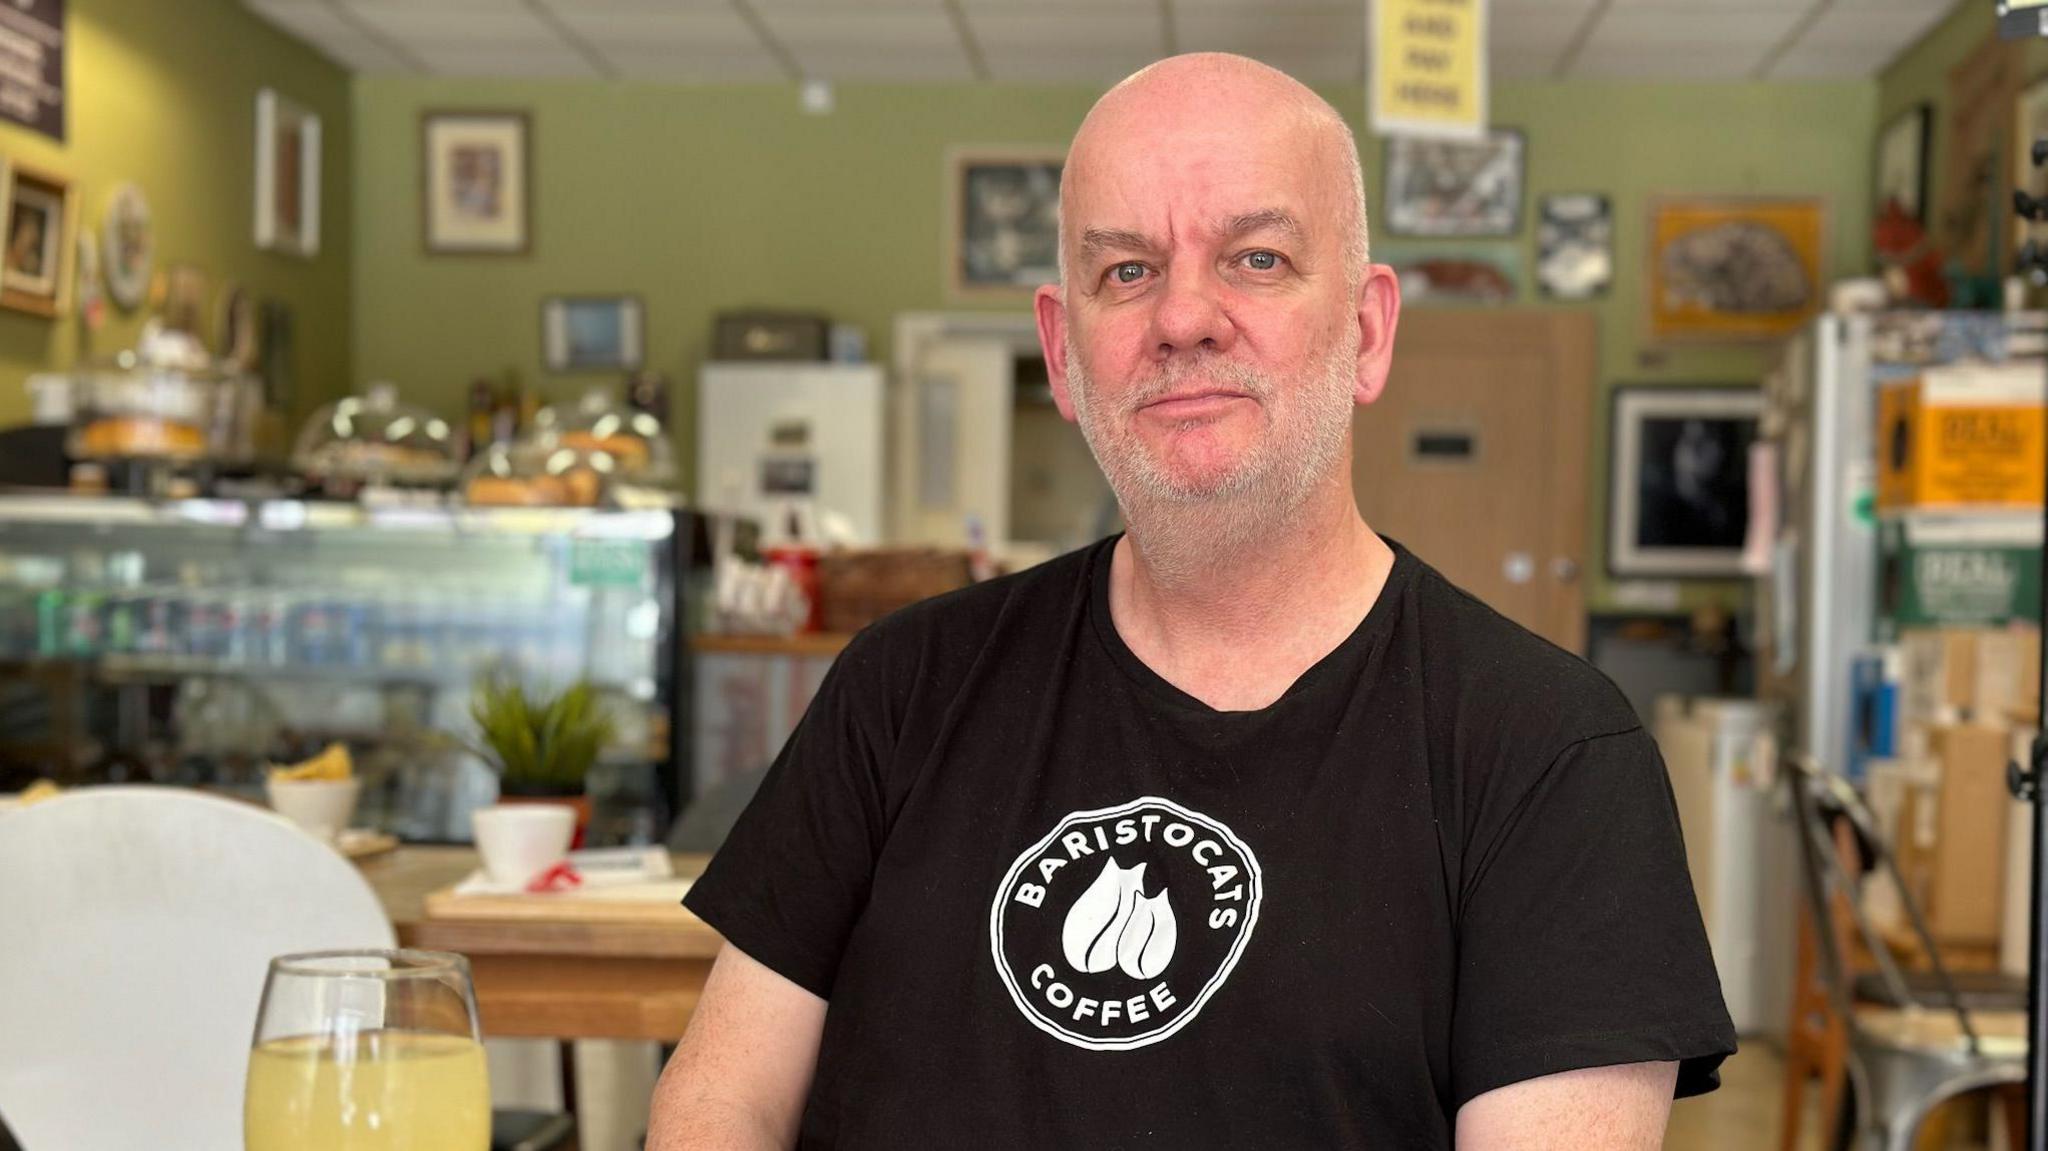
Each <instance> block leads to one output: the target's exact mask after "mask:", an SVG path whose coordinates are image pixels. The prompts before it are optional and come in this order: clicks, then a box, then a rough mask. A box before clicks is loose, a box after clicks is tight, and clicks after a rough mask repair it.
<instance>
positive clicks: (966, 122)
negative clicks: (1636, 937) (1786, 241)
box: [354, 76, 1876, 607]
mask: <svg viewBox="0 0 2048 1151" xmlns="http://www.w3.org/2000/svg"><path fill="white" fill-rule="evenodd" d="M1324 94H1325V95H1326V96H1328V97H1329V98H1330V100H1331V101H1332V102H1333V103H1334V104H1336V105H1337V106H1338V107H1339V108H1340V109H1342V110H1343V111H1344V112H1345V114H1346V115H1347V116H1349V117H1351V118H1352V119H1353V121H1354V128H1357V127H1358V124H1357V120H1358V119H1359V118H1360V116H1361V114H1362V109H1363V102H1364V97H1363V94H1362V93H1360V92H1356V91H1337V90H1330V91H1326V92H1325V93H1324ZM1096 95H1097V92H1096V91H1095V90H1093V89H1085V88H1000V87H966V86H962V87H937V88H934V87H842V88H841V89H840V90H839V92H838V106H837V110H836V111H835V112H834V113H833V114H832V115H829V116H823V117H815V116H806V115H804V114H802V113H801V112H800V110H799V109H798V106H797V99H796V94H795V92H794V91H793V90H791V89H789V88H786V87H760V88H726V89H710V88H685V87H658V86H649V85H633V84H595V83H511V82H488V83H487V82H478V81H450V80H427V79H416V78H405V77H386V76H365V77H360V78H359V79H358V80H357V83H356V103H355V116H356V157H355V177H356V202H357V234H356V251H355V255H356V273H357V275H356V289H355V295H356V298H355V307H354V316H355V330H354V334H355V357H354V362H355V365H356V367H357V370H358V376H359V378H360V379H362V380H367V379H372V378H389V379H391V380H393V381H395V382H397V383H399V384H400V386H401V387H402V388H403V389H404V390H405V392H406V393H407V394H409V395H411V396H414V397H417V398H419V399H422V400H424V401H426V402H428V403H431V404H432V405H433V406H435V407H437V408H439V409H441V410H442V411H443V412H444V413H446V414H450V415H453V414H455V413H456V412H457V411H459V409H460V405H461V403H462V396H463V394H464V389H465V388H466V386H467V383H468V381H469V380H470V379H472V378H473V377H475V376H476V375H478V374H483V373H497V372H501V371H502V370H503V369H505V368H506V367H516V368H517V369H518V370H519V372H520V373H521V375H522V377H523V378H524V379H527V380H535V379H539V380H540V381H541V386H542V389H543V392H544V394H546V395H547V396H548V397H549V398H554V397H558V396H564V395H569V394H573V393H574V392H576V391H578V390H580V388H581V387H582V386H583V383H584V381H582V380H576V379H567V378H561V377H549V376H545V375H543V374H542V373H541V369H540V361H541V352H540V336H539V301H540V298H541V297H542V296H543V295H547V294H550V293H557V292H605V291H625V292H637V293H639V294H641V295H642V296H643V297H645V299H646V304H647V317H648V319H647V324H648V336H649V344H648V355H649V361H650V363H651V364H652V365H653V366H655V367H658V368H661V369H663V370H666V371H668V372H670V373H671V374H672V375H673V376H675V377H676V378H677V381H678V385H679V387H678V395H677V398H676V406H677V416H678V417H679V424H680V426H679V427H678V429H677V432H678V440H679V442H680V444H681V445H683V446H684V453H685V455H684V459H683V462H684V465H685V473H686V474H687V473H688V457H687V450H688V449H687V445H688V444H689V443H690V442H691V439H692V437H693V436H694V430H693V429H692V428H691V427H690V426H689V421H688V413H689V412H690V410H691V404H692V400H691V395H690V389H689V381H690V379H691V377H692V376H693V375H694V371H695V365H696V363H697V362H698V361H699V360H700V359H701V358H702V356H703V355H704V352H705V349H706V347H707V343H708V340H709V333H710V327H711V317H712V315H713V313H714V312H717V311H719V310H721V309H726V308H734V307H741V306H746V305H774V306H780V307H790V308H808V309H818V310H822V311H825V312H828V313H830V314H831V315H832V316H833V317H834V318H836V319H839V320H844V321H851V322H854V323H858V324H861V325H863V326H864V327H866V328H867V330H868V333H869V338H870V346H871V350H872V351H873V353H874V354H875V355H876V356H877V357H886V355H887V354H888V344H889V336H890V322H891V317H893V316H894V315H895V314H896V313H897V312H900V311H905V310H911V309H935V308H944V307H947V306H949V304H948V300H947V298H946V294H945V290H944V287H943V280H942V267H941V254H940V251H941V241H942V234H943V231H944V226H945V225H944V221H945V219H946V213H945V203H944V199H943V191H944V189H943V182H942V176H941V174H942V171H943V167H944V163H945V156H946V153H947V151H948V149H950V148H953V147H956V146H959V145H981V144H991V145H999V144H1029V145H1053V146H1059V145H1063V144H1064V142H1065V141H1066V139H1067V138H1068V137H1069V136H1070V135H1071V134H1072V132H1073V129H1074V127H1075V125H1076V124H1078V123H1079V121H1080V118H1081V116H1082V115H1083V114H1084V113H1085V112H1086V111H1087V108H1088V106H1089V105H1090V104H1091V103H1092V102H1093V100H1094V98H1095V96H1096ZM438 107H486V108H488V107H514V108H525V109H529V110H530V111H531V112H532V113H533V117H534V137H535V138H534V150H535V168H536V175H535V189H534V193H535V197H536V199H535V221H536V223H535V244H534V251H533V253H532V255H531V256H528V257H523V258H515V259H507V258H480V257H468V258H451V257H429V256H426V255H424V254H423V253H422V250H421V240H420V220H419V206H418V201H419V195H420V167H419V164H420V161H419V151H420V144H419V115H420V113H421V111H422V110H423V109H428V108H438ZM1875 108H1876V85H1875V84H1874V83H1871V82H1868V81H1858V82H1852V83H1830V84H1734V85H1654V86H1653V85H1613V84H1590V83H1583V84H1582V83H1572V84H1555V85H1529V84H1508V85H1502V86H1500V87H1498V88H1496V90H1495V93H1494V115H1495V119H1496V120H1498V121H1499V122H1500V123H1502V124H1503V125H1512V126H1517V127H1521V128H1523V129H1524V130H1525V131H1526V132H1527V133H1528V137H1529V186H1530V189H1531V192H1532V195H1533V194H1537V193H1542V192H1548V191H1600V192H1605V193H1607V194H1608V195H1609V196H1611V197H1612V198H1613V200H1614V206H1615V211H1616V223H1617V244H1616V257H1617V260H1618V275H1617V279H1616V282H1615V285H1614V289H1613V291H1612V293H1611V294H1610V296H1609V297H1608V298H1607V299H1606V300H1604V301H1602V302H1599V303H1596V304H1593V305H1590V306H1591V307H1593V308H1594V310H1595V311H1597V312H1598V313H1599V315H1600V319H1601V327H1602V336H1601V340H1602V344H1601V385H1602V386H1601V390H1600V392H1599V394H1598V396H1597V397H1596V400H1595V408H1594V411H1593V413H1592V419H1593V420H1594V423H1595V427H1596V432H1595V444H1596V448H1597V451H1598V453H1599V454H1597V455H1596V458H1595V463H1594V467H1593V472H1592V475H1591V480H1592V487H1593V492H1592V498H1591V501H1590V506H1589V508H1588V513H1589V515H1591V516H1592V521H1591V522H1592V524H1593V525H1594V528H1595V530H1594V532H1593V538H1592V540H1591V543H1592V545H1593V548H1594V550H1593V551H1592V552H1591V553H1589V559H1590V560H1594V561H1595V562H1589V564H1588V565H1587V566H1588V568H1589V574H1591V576H1592V578H1591V580H1590V581H1589V598H1590V601H1591V602H1592V604H1593V605H1594V606H1595V607H1598V606H1601V605H1603V604H1605V603H1607V602H1609V601H1610V600H1611V591H1610V589H1609V587H1608V585H1607V583H1606V581H1605V578H1604V576H1602V575H1601V574H1599V569H1600V568H1601V567H1602V566H1603V565H1602V563H1601V562H1598V561H1597V557H1598V556H1601V555H1604V551H1602V550H1600V549H1602V548H1604V543H1603V541H1602V538H1601V531H1600V527H1601V525H1602V524H1603V522H1604V519H1605V515H1606V512H1605V503H1604V496H1605V483H1606V464H1605V454H1604V451H1605V441H1606V420H1607V387H1608V386H1609V385H1611V384H1612V383H1615V382H1626V381H1666V382H1695V381H1710V382H1729V381H1749V380H1756V379H1758V378H1759V376H1760V374H1761V372H1762V370H1763V368H1764V366H1765V365H1766V364H1767V363H1768V361H1769V356H1768V354H1767V353H1765V352H1764V351H1761V350H1758V349H1755V348H1733V349H1730V348H1721V349H1698V348H1694V349H1685V350H1674V351H1671V352H1669V353H1662V352H1652V351H1647V350H1646V349H1645V348H1644V347H1643V344H1642V340H1641V338H1640V333H1641V330H1642V316H1641V311H1640V308H1639V301H1638V295H1639V293H1640V291H1641V290H1642V280H1641V276H1640V274H1639V269H1640V266H1641V264H1642V262H1643V248H1642V233H1643V227H1644V212H1645V210H1646V201H1647V198H1648V197H1650V196H1652V195H1654V194H1657V193H1664V192H1695V193H1704V192H1711V193H1770V194H1776V193H1790V194H1812V195H1819V196H1823V197H1825V198H1826V199H1827V201H1828V204H1829V209H1830V220H1829V224H1830V228H1831V237H1832V239H1831V244H1830V251H1831V253H1832V256H1833V259H1832V266H1831V267H1830V268H1829V272H1830V274H1839V273H1843V272H1855V271H1861V270H1862V264H1863V261H1864V259H1865V255H1866V252H1867V244H1866V241H1865V237H1866V235H1867V233H1868V231H1869V226H1868V223H1869V209H1868V196H1869V192H1868V184H1869V171H1870V146H1871V138H1872V131H1873V124H1874V122H1875ZM1379 161H1380V148H1379V147H1378V145H1377V144H1369V145H1368V146H1367V148H1366V162H1367V166H1368V194H1369V196H1370V197H1371V198H1372V199H1373V201H1374V202H1375V203H1376V202H1377V201H1378V198H1379V179H1378V172H1377V169H1378V167H1379ZM1532 216H1533V203H1532V207H1531V208H1530V210H1528V211H1525V213H1524V218H1525V221H1526V220H1527V219H1529V218H1530V217H1532ZM1508 243H1511V244H1513V245H1516V246H1519V247H1520V248H1521V249H1522V257H1523V258H1522V264H1523V267H1524V269H1525V273H1524V274H1525V275H1526V274H1527V273H1526V269H1527V268H1528V267H1530V266H1531V265H1533V263H1534V258H1535V251H1534V241H1533V239H1532V232H1531V229H1530V228H1529V226H1528V225H1527V224H1526V223H1525V226H1524V234H1523V236H1522V237H1520V238H1519V239H1518V240H1515V241H1509V242H1508ZM1532 293H1533V288H1532V287H1531V286H1530V285H1527V284H1525V285H1524V298H1525V300H1529V301H1531V302H1532V303H1533V302H1534V299H1535V297H1534V296H1533V294H1532ZM1397 386H1398V381H1397ZM1742 586H1743V585H1740V584H1702V585H1694V586H1689V587H1688V588H1687V589H1686V593H1685V594H1686V597H1687V602H1688V603H1696V602H1701V601H1702V600H1722V601H1732V600H1733V599H1734V598H1735V597H1737V596H1739V595H1740V594H1741V592H1742Z"/></svg>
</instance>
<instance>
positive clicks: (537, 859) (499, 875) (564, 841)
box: [470, 803, 576, 887]
mask: <svg viewBox="0 0 2048 1151" xmlns="http://www.w3.org/2000/svg"><path fill="white" fill-rule="evenodd" d="M470 819H471V823H470V828H471V830H473V831H474V832H475V833H476V850H477V854H479V855H481V856H483V860H484V870H485V871H486V872H488V873H490V877H491V882H493V883H499V884H504V885H507V886H513V887H524V886H526V884H527V881H529V880H531V879H532V878H533V877H534V876H536V875H539V874H540V873H541V872H543V871H546V870H547V869H548V868H550V867H553V866H554V865H555V864H557V863H560V862H562V860H564V859H566V858H568V856H569V841H570V840H572V839H574V838H575V836H576V812H575V809H573V808H570V807H567V806H564V805H562V804H559V803H500V804H495V805H493V806H491V807H485V808H479V809H478V810H477V811H475V812H474V813H472V814H471V816H470Z"/></svg>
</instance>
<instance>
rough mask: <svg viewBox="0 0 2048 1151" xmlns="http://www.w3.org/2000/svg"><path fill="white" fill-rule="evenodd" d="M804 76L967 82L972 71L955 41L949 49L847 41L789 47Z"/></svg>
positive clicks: (836, 78) (881, 80) (890, 80)
mask: <svg viewBox="0 0 2048 1151" xmlns="http://www.w3.org/2000/svg"><path fill="white" fill-rule="evenodd" d="M789 50H790V55H792V56H795V57H796V62H797V64H798V66H799V67H801V68H802V69H803V72H804V75H806V76H813V77H817V78H819V79H824V80H872V81H880V82H898V81H904V82H928V81H963V82H964V81H968V80H972V79H974V71H973V69H972V67H970V66H969V64H968V63H967V53H966V52H965V51H964V50H962V49H961V48H960V46H959V45H958V43H957V42H956V43H955V44H954V45H953V48H952V50H951V51H946V50H944V49H942V48H939V47H937V46H928V47H922V48H916V49H901V48H898V49H878V48H872V47H859V46H852V45H846V44H807V45H804V46H802V47H798V46H796V45H790V46H789Z"/></svg>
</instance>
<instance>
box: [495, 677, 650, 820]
mask: <svg viewBox="0 0 2048 1151" xmlns="http://www.w3.org/2000/svg"><path fill="white" fill-rule="evenodd" d="M469 715H470V718H471V719H474V720H475V721H476V726H477V733H478V736H479V738H480V739H481V740H482V742H483V746H482V747H481V748H479V749H478V753H479V754H481V755H482V756H483V757H484V758H485V759H488V760H491V761H492V762H493V764H494V766H496V768H497V769H498V775H499V777H500V779H501V780H502V781H503V782H502V784H501V788H502V790H503V791H504V792H505V793H506V794H508V795H574V794H577V793H579V792H581V791H582V790H583V779H584V776H586V775H588V774H589V772H590V765H591V764H594V763H596V762H597V757H598V753H599V752H601V751H603V750H604V747H605V745H606V744H607V743H610V742H611V738H612V735H613V733H614V732H615V731H616V730H617V728H616V725H615V724H614V723H613V722H612V717H611V715H610V713H608V712H607V711H605V709H604V706H603V705H602V704H600V703H599V702H598V698H597V691H596V689H594V688H593V687H591V685H590V681H589V680H583V679H579V680H577V681H576V682H575V683H573V684H570V685H569V686H568V687H567V688H564V689H563V690H562V692H561V693H560V694H558V695H555V696H545V695H540V694H533V693H529V692H528V691H527V690H526V688H525V687H524V686H523V685H522V684H520V683H519V682H518V681H516V680H509V679H488V680H485V681H483V682H482V683H480V684H478V685H477V690H476V696H475V698H474V699H472V700H471V701H470V705H469Z"/></svg>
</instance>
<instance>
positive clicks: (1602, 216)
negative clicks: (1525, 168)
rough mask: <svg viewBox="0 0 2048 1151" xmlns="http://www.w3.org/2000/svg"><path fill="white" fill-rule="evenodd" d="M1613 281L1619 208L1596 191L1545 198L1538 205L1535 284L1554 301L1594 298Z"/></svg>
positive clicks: (1603, 291) (1604, 292) (1605, 292)
mask: <svg viewBox="0 0 2048 1151" xmlns="http://www.w3.org/2000/svg"><path fill="white" fill-rule="evenodd" d="M1612 283H1614V210H1613V208H1612V206H1611V205H1610V204H1609V203H1608V200H1607V197H1605V196H1603V195H1601V194H1599V193H1597V192H1572V193H1564V194H1558V195H1550V196H1545V197H1543V198H1542V199H1541V200H1540V201H1538V203H1537V208H1536V286H1537V287H1538V288H1539V289H1541V290H1542V292H1543V294H1544V295H1546V296H1548V297H1550V298H1551V299H1554V300H1590V299H1593V298H1594V297H1596V296H1604V295H1606V294H1607V288H1608V286H1609V285H1610V284H1612Z"/></svg>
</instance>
